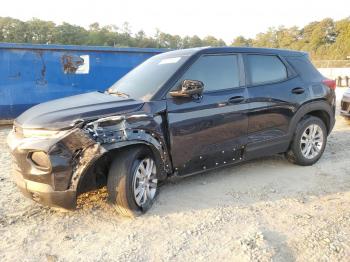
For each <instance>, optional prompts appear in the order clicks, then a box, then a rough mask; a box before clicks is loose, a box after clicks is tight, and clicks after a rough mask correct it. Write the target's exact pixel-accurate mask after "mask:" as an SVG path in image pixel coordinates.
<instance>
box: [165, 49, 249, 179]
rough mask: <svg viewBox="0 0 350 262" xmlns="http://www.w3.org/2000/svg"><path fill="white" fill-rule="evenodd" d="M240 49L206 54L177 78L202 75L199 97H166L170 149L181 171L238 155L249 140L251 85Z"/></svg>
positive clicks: (211, 165) (232, 159) (217, 163)
mask: <svg viewBox="0 0 350 262" xmlns="http://www.w3.org/2000/svg"><path fill="white" fill-rule="evenodd" d="M242 65H243V63H242V62H241V58H240V56H239V55H237V54H225V55H224V54H223V55H203V56H201V57H199V58H198V59H197V60H196V61H195V62H194V63H193V64H192V66H191V67H190V68H189V69H188V70H187V71H186V72H185V74H184V75H183V76H182V77H181V79H180V80H179V81H178V82H177V84H176V86H175V87H174V88H175V89H176V88H178V85H179V83H181V82H182V80H186V79H189V80H200V81H202V82H203V83H204V92H203V95H202V97H200V98H183V97H181V98H180V97H170V96H168V98H167V114H168V115H167V117H168V127H169V133H170V137H169V138H170V151H171V156H172V161H173V166H174V168H175V170H176V171H178V174H179V175H184V174H189V173H194V172H197V171H200V170H203V169H211V168H214V167H218V166H222V165H225V164H230V163H234V162H237V161H240V159H241V157H242V152H243V150H244V146H245V145H246V143H247V127H248V119H247V104H246V98H247V91H246V88H245V87H244V83H243V82H242V77H241V76H242V75H243V74H242V72H241V70H242Z"/></svg>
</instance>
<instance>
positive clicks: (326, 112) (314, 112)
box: [288, 101, 335, 136]
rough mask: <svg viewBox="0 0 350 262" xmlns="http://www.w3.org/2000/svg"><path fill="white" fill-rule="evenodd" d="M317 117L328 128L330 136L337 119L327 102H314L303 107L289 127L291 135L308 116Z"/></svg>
mask: <svg viewBox="0 0 350 262" xmlns="http://www.w3.org/2000/svg"><path fill="white" fill-rule="evenodd" d="M310 115H311V116H315V117H318V118H320V119H321V120H322V121H323V122H324V124H325V125H326V128H327V133H328V134H329V133H330V132H331V131H332V129H333V126H334V123H335V118H334V112H333V110H332V107H331V106H330V105H329V104H328V103H327V102H325V101H313V102H309V103H307V104H304V105H302V106H301V107H300V108H299V109H298V111H297V112H296V113H295V115H294V116H293V118H292V120H291V122H290V125H289V132H288V133H289V134H290V136H293V135H294V133H295V130H296V128H297V125H298V123H299V122H300V120H302V119H303V118H305V117H307V116H310Z"/></svg>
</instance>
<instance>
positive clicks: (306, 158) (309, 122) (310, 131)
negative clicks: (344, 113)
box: [286, 116, 327, 166]
mask: <svg viewBox="0 0 350 262" xmlns="http://www.w3.org/2000/svg"><path fill="white" fill-rule="evenodd" d="M326 143H327V128H326V126H325V124H324V123H323V121H322V120H321V119H319V118H317V117H314V116H310V117H307V118H305V119H303V120H301V121H300V122H299V124H298V127H297V129H296V131H295V134H294V139H293V141H292V144H291V147H290V149H289V151H288V152H287V153H286V157H287V159H288V160H289V161H290V162H292V163H295V164H298V165H301V166H309V165H313V164H314V163H316V162H317V161H318V160H319V159H320V158H321V156H322V154H323V152H324V149H325V147H326Z"/></svg>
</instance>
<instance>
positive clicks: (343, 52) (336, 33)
mask: <svg viewBox="0 0 350 262" xmlns="http://www.w3.org/2000/svg"><path fill="white" fill-rule="evenodd" d="M0 42H15V43H40V44H66V45H97V46H115V47H156V48H172V49H178V48H190V47H200V46H226V43H225V42H224V41H223V40H222V39H217V38H215V37H213V36H206V37H204V38H200V37H198V36H197V35H194V36H184V37H181V36H179V35H171V34H167V33H164V32H161V31H159V30H157V32H156V34H155V35H154V36H148V35H146V34H145V32H144V31H142V30H141V31H139V32H137V33H135V34H133V33H132V32H131V29H130V25H129V24H128V23H124V24H123V25H122V26H121V27H117V26H115V25H109V26H103V27H101V26H100V25H99V24H98V23H93V24H91V25H90V26H89V28H88V29H85V28H83V27H81V26H77V25H71V24H69V23H62V24H60V25H56V24H55V23H53V22H51V21H43V20H40V19H36V18H33V19H32V20H30V21H27V22H23V21H21V20H18V19H14V18H10V17H0ZM231 46H256V47H271V48H288V49H295V50H304V51H307V52H309V53H310V55H311V57H312V58H313V59H315V60H316V59H346V57H347V56H349V55H350V17H348V18H345V19H342V20H339V21H334V20H332V19H331V18H325V19H323V20H321V21H317V22H312V23H309V24H308V25H306V26H304V27H303V28H298V27H295V26H294V27H290V28H286V27H283V26H281V27H278V28H275V27H271V28H269V29H268V30H267V31H266V32H264V33H259V34H257V35H256V36H255V38H245V37H243V36H238V37H236V38H235V39H233V41H232V43H231Z"/></svg>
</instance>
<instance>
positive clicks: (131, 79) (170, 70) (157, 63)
mask: <svg viewBox="0 0 350 262" xmlns="http://www.w3.org/2000/svg"><path fill="white" fill-rule="evenodd" d="M188 58H189V56H187V55H179V56H176V54H175V56H171V54H169V53H163V54H160V55H156V56H153V57H151V58H149V59H148V60H146V61H145V62H143V63H142V64H140V65H139V66H137V67H136V68H135V69H133V70H131V71H130V72H129V73H127V74H126V75H125V76H123V77H122V78H121V79H119V80H118V81H117V82H116V83H115V84H113V85H112V86H111V87H110V88H109V89H108V91H107V92H108V93H110V94H113V93H115V94H120V95H124V96H126V97H130V98H134V99H140V100H143V101H149V100H150V99H151V98H152V96H153V95H154V94H155V93H156V92H157V91H158V90H159V89H160V88H161V87H162V86H163V84H164V83H165V82H166V81H167V80H169V78H170V77H171V76H172V75H173V74H174V73H175V72H176V70H178V69H179V68H180V67H181V66H182V65H183V64H184V63H185V62H186V60H187V59H188Z"/></svg>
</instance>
